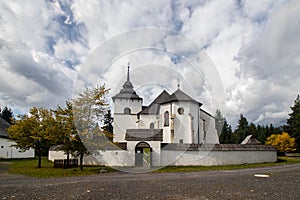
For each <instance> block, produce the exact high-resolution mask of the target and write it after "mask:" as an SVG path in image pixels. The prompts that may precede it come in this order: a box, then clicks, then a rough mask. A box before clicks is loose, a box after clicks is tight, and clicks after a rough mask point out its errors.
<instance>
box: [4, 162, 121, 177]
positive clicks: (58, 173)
mask: <svg viewBox="0 0 300 200" xmlns="http://www.w3.org/2000/svg"><path fill="white" fill-rule="evenodd" d="M7 161H8V162H11V163H12V164H11V165H10V166H9V173H12V174H22V175H27V176H30V177H37V178H53V177H69V176H85V175H91V174H97V173H99V171H100V170H101V169H105V170H107V172H112V171H115V170H113V169H112V168H109V167H105V166H84V167H83V170H80V167H76V168H69V169H62V168H54V167H53V162H51V161H48V159H47V158H43V159H42V168H37V159H16V160H6V162H7Z"/></svg>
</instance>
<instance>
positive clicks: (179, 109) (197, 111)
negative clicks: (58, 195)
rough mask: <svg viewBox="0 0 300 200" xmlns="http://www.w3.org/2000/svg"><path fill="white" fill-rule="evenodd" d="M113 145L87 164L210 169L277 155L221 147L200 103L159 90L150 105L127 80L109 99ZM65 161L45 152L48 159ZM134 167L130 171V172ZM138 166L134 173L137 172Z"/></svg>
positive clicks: (254, 147) (261, 148)
mask: <svg viewBox="0 0 300 200" xmlns="http://www.w3.org/2000/svg"><path fill="white" fill-rule="evenodd" d="M112 100H113V108H114V109H113V113H114V124H113V126H114V138H113V140H114V143H111V142H108V141H104V144H105V145H104V148H103V147H101V148H99V150H93V152H91V155H89V156H86V157H85V158H84V163H85V164H89V165H91V164H102V165H106V166H114V167H122V170H124V169H123V167H130V169H137V170H139V169H140V167H143V168H145V167H146V168H149V167H151V168H152V167H160V166H192V165H194V166H197V165H203V166H211V165H234V164H245V163H262V162H275V161H276V160H277V154H276V150H275V149H274V148H273V147H272V146H269V145H262V144H248V143H247V144H219V139H218V138H219V136H218V134H217V130H216V127H215V119H214V117H213V116H212V115H210V114H209V113H207V112H206V111H204V110H203V109H201V106H202V104H201V103H200V102H198V101H197V100H195V99H193V98H191V97H190V96H189V95H188V94H186V93H185V92H183V91H182V90H180V88H179V87H178V89H177V90H176V91H174V92H173V93H172V94H169V93H168V92H167V91H162V92H161V93H160V94H159V95H158V96H157V97H156V98H155V99H154V100H153V101H152V102H151V103H150V104H149V105H148V106H143V98H141V97H140V96H139V95H138V94H137V93H136V91H135V90H134V87H133V84H132V83H131V81H130V74H129V67H128V71H127V78H126V80H125V82H124V84H123V87H122V89H121V90H120V92H119V93H117V94H115V95H114V96H113V97H112ZM62 158H65V155H64V152H62V151H55V150H53V151H49V160H54V159H62ZM132 167H134V168H132ZM135 167H137V168H135Z"/></svg>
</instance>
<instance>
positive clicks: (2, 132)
mask: <svg viewBox="0 0 300 200" xmlns="http://www.w3.org/2000/svg"><path fill="white" fill-rule="evenodd" d="M8 127H10V124H9V123H8V122H7V121H5V120H4V119H2V117H0V137H4V138H8V137H9V135H8V133H7V131H6V129H7V128H8Z"/></svg>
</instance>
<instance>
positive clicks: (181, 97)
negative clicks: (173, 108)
mask: <svg viewBox="0 0 300 200" xmlns="http://www.w3.org/2000/svg"><path fill="white" fill-rule="evenodd" d="M174 101H187V102H194V103H198V104H199V105H200V106H201V105H202V103H200V102H198V101H196V100H195V99H193V98H192V97H190V96H189V95H187V94H186V93H184V92H183V91H181V90H180V89H179V88H178V89H177V90H176V91H175V92H174V93H173V94H171V95H170V96H169V98H167V99H166V100H164V101H162V102H160V104H165V103H170V102H174Z"/></svg>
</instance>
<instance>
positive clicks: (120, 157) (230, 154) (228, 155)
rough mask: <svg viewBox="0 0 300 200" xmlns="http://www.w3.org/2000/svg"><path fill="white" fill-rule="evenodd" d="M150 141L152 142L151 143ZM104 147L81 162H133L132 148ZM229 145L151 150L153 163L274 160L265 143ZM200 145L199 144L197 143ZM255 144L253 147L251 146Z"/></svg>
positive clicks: (59, 154) (51, 156)
mask: <svg viewBox="0 0 300 200" xmlns="http://www.w3.org/2000/svg"><path fill="white" fill-rule="evenodd" d="M152 145H153V144H152ZM130 146H133V145H129V146H128V147H129V149H128V150H106V151H101V150H98V151H95V152H94V154H93V155H89V156H85V157H84V164H89V165H94V164H102V165H107V166H134V165H135V153H134V150H132V149H130ZM231 146H233V148H232V149H230V148H228V147H227V148H225V146H222V145H220V146H219V147H218V149H214V148H213V147H211V148H207V147H208V146H206V149H205V148H203V149H201V150H184V149H177V150H174V149H171V150H167V149H164V148H161V151H160V153H159V152H155V151H153V153H152V161H153V162H152V164H153V166H167V165H168V166H197V165H199V166H200V165H202V166H213V165H239V164H247V163H264V162H276V160H277V152H276V151H275V149H273V148H270V147H268V146H266V145H249V146H248V147H243V146H245V145H231ZM199 148H202V147H199ZM255 148H257V149H255ZM64 158H66V155H65V154H64V153H63V152H62V151H49V160H52V161H53V160H54V159H64Z"/></svg>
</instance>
